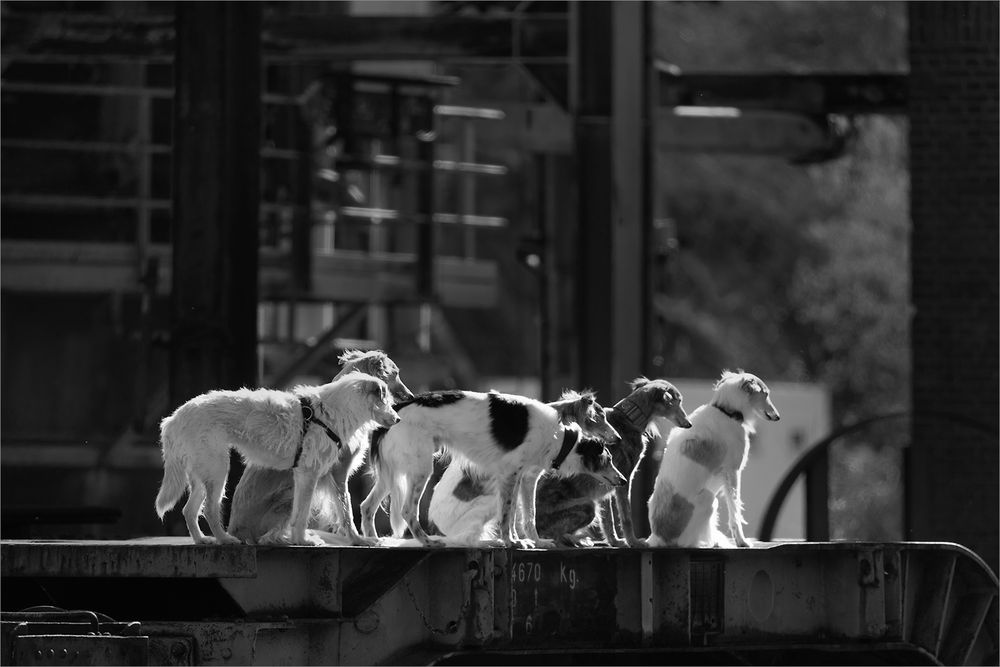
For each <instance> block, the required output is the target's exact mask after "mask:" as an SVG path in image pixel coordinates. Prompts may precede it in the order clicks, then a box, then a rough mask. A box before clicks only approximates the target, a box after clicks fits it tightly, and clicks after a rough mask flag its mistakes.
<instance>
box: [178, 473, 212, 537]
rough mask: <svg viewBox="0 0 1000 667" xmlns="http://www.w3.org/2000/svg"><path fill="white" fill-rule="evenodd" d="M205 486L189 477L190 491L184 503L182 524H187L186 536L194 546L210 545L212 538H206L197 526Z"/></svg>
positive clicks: (203, 502) (203, 499)
mask: <svg viewBox="0 0 1000 667" xmlns="http://www.w3.org/2000/svg"><path fill="white" fill-rule="evenodd" d="M205 496H206V493H205V485H204V484H202V482H201V480H200V479H196V478H194V477H191V490H190V492H189V493H188V499H187V502H186V503H184V523H186V524H187V529H188V534H190V535H191V539H192V540H194V543H195V544H211V543H212V538H210V537H206V536H205V533H203V532H201V526H199V525H198V517H199V516H201V507H202V505H204V504H205Z"/></svg>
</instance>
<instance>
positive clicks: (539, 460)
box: [361, 391, 625, 548]
mask: <svg viewBox="0 0 1000 667" xmlns="http://www.w3.org/2000/svg"><path fill="white" fill-rule="evenodd" d="M399 415H400V420H401V421H400V423H399V424H397V425H396V426H394V427H392V428H390V429H389V430H388V432H387V433H386V434H385V436H384V441H382V442H381V443H380V444H379V446H378V447H376V446H375V445H374V444H373V446H372V462H373V464H374V466H375V468H376V470H377V480H376V483H375V487H374V488H373V489H372V492H371V493H370V494H369V495H368V498H366V499H365V501H364V502H363V503H362V505H361V513H362V528H363V530H364V532H365V535H374V533H375V524H374V517H375V511H376V510H377V508H378V507H379V505H380V504H381V503H382V501H383V500H384V499H385V497H386V496H387V495H388V494H389V493H390V491H391V493H392V501H391V505H390V508H391V512H390V516H391V517H392V524H393V529H394V532H395V533H397V534H400V533H401V532H402V529H403V524H404V522H405V525H406V526H408V527H409V529H410V532H411V533H412V534H413V537H414V538H416V539H417V540H419V541H420V542H421V543H423V544H425V545H433V544H440V543H441V542H440V541H439V540H432V539H431V538H430V537H428V535H427V533H426V532H425V531H424V529H423V527H422V526H421V525H420V521H419V517H418V516H417V508H418V503H419V501H420V496H421V495H422V494H423V491H424V487H425V486H426V485H427V480H428V479H429V477H430V475H431V472H432V471H433V457H434V453H435V451H436V450H437V449H438V448H439V447H445V448H446V449H447V450H449V452H451V453H454V454H457V455H459V456H461V457H462V458H464V459H467V460H469V461H470V462H472V464H473V465H475V466H476V467H477V468H479V469H481V470H483V471H484V472H486V474H488V475H489V476H490V477H491V478H493V479H495V483H496V485H497V488H498V489H499V492H498V493H497V500H496V504H495V505H494V508H495V512H494V513H495V514H496V515H497V516H499V517H500V536H499V541H500V543H502V544H503V545H504V546H510V545H511V544H518V545H519V546H523V547H528V548H530V547H532V546H534V544H535V543H536V542H539V541H540V540H539V538H538V534H537V532H536V531H535V526H534V505H535V484H536V483H537V480H538V476H539V475H540V474H541V471H542V470H543V469H544V468H545V467H547V466H551V467H552V468H554V469H556V470H558V471H559V474H564V475H570V474H575V473H589V474H594V475H598V476H601V477H604V478H605V479H606V480H607V481H608V482H609V483H612V484H616V483H617V484H621V483H624V482H625V478H624V477H623V476H622V474H621V473H620V472H618V470H616V469H615V468H614V465H613V464H612V462H611V457H610V455H608V454H607V450H606V449H605V448H604V447H603V446H602V447H601V448H600V451H598V450H596V449H595V448H588V447H583V448H581V447H580V446H579V439H580V434H581V427H582V430H583V431H584V432H586V433H589V434H592V435H596V436H599V437H602V438H607V439H611V440H618V439H620V436H619V435H618V433H617V432H616V431H615V430H614V428H612V427H611V425H610V424H608V422H607V419H606V418H605V416H604V410H603V409H602V408H601V407H600V405H598V404H597V402H596V401H595V400H594V396H593V394H592V393H584V394H579V393H576V392H567V393H566V394H564V396H563V398H562V399H560V400H559V401H556V402H554V403H551V404H545V403H541V402H539V401H536V400H533V399H529V398H525V397H522V396H512V395H509V394H500V393H498V392H492V391H491V392H489V393H487V394H484V393H479V392H471V391H449V392H435V393H430V394H424V395H422V396H418V397H417V398H416V399H415V400H414V401H413V402H412V403H410V404H409V405H405V406H400V408H399ZM376 439H378V437H377V436H376ZM592 450H593V451H592ZM518 497H520V498H521V500H522V502H523V505H524V511H525V515H524V532H523V533H522V536H520V537H519V536H518V535H516V534H515V533H514V530H515V527H514V523H515V521H514V514H515V508H516V504H517V500H518Z"/></svg>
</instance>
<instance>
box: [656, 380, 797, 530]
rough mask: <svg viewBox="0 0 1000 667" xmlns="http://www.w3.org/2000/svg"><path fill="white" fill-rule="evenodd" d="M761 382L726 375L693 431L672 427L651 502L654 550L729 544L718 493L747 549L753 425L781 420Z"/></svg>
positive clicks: (700, 410) (698, 414)
mask: <svg viewBox="0 0 1000 667" xmlns="http://www.w3.org/2000/svg"><path fill="white" fill-rule="evenodd" d="M769 394H770V392H769V390H768V388H767V385H765V384H764V383H763V382H762V381H761V380H760V378H758V377H757V376H756V375H753V374H752V373H744V372H742V371H739V372H736V373H730V372H729V371H726V372H724V373H723V374H722V379H720V380H719V381H718V382H717V383H716V385H715V393H714V395H713V396H712V400H711V402H710V403H708V404H706V405H702V406H701V407H699V408H697V409H696V410H695V411H694V412H692V413H691V424H692V426H691V428H690V429H687V430H684V431H681V430H679V429H674V430H673V431H671V433H670V435H669V437H668V438H667V443H666V446H665V447H664V449H663V460H662V461H661V462H660V471H659V473H658V474H657V477H656V483H655V484H654V486H653V495H652V496H651V497H650V499H649V525H650V526H651V528H652V534H651V535H650V536H649V540H648V543H649V545H650V546H654V547H660V546H681V547H693V546H731V542H730V541H729V540H728V539H727V538H726V537H725V535H723V534H722V533H721V532H720V531H719V529H718V520H719V517H718V510H719V500H718V495H719V494H720V493H721V494H722V495H723V496H724V498H725V500H726V507H727V509H728V510H729V531H730V534H731V535H732V539H733V540H734V541H735V542H736V544H737V546H741V547H746V546H749V544H748V543H747V539H746V536H745V535H744V534H743V524H744V523H745V521H744V520H743V500H742V498H741V496H740V477H741V475H742V471H743V468H744V467H745V466H746V464H747V454H748V453H749V450H750V434H751V433H753V425H752V421H753V418H754V416H755V415H760V416H762V417H764V418H766V419H768V420H770V421H777V420H778V419H780V418H781V416H780V415H779V414H778V410H777V409H776V408H775V407H774V404H773V403H771V399H770V396H769Z"/></svg>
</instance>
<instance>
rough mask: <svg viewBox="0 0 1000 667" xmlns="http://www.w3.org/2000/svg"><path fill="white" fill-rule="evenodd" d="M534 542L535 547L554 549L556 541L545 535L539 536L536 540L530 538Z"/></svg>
mask: <svg viewBox="0 0 1000 667" xmlns="http://www.w3.org/2000/svg"><path fill="white" fill-rule="evenodd" d="M532 541H533V542H534V543H535V548H536V549H555V548H556V541H555V540H550V539H548V538H547V537H539V538H538V539H537V540H532Z"/></svg>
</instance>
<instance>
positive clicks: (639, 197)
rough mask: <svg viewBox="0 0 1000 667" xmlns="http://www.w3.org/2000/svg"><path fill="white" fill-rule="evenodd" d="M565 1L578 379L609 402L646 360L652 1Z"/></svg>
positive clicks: (638, 371) (636, 373) (639, 371)
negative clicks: (569, 29)
mask: <svg viewBox="0 0 1000 667" xmlns="http://www.w3.org/2000/svg"><path fill="white" fill-rule="evenodd" d="M572 7H573V9H572V11H573V13H574V14H573V21H574V25H575V32H574V35H575V40H576V42H575V48H576V57H575V58H574V62H575V63H577V64H576V70H575V71H574V74H573V76H572V77H571V81H572V84H573V94H572V95H571V100H572V108H573V115H574V120H575V123H574V126H575V129H576V153H577V160H578V162H577V165H578V166H577V177H578V202H579V204H578V216H579V220H580V230H579V233H578V235H577V237H578V244H579V252H578V264H577V271H576V275H577V290H576V295H575V299H576V322H577V332H578V334H579V336H580V340H579V348H578V350H579V373H580V375H579V378H578V383H579V384H582V385H587V386H591V387H593V388H594V389H596V390H597V391H598V393H599V396H600V398H601V399H602V400H604V401H605V402H606V403H612V402H613V401H614V400H615V399H616V398H617V397H618V396H619V395H620V394H621V393H622V390H623V389H624V387H625V383H626V382H627V381H628V380H629V379H630V378H633V377H635V376H636V375H638V374H640V373H642V372H643V371H644V368H645V366H646V347H647V335H646V324H647V318H646V314H647V312H648V310H649V308H647V307H646V305H647V302H648V289H647V286H646V264H647V262H646V250H645V248H646V245H647V244H646V243H645V237H646V230H647V227H648V226H649V224H650V222H651V210H652V208H651V202H652V200H651V197H650V195H651V188H650V183H651V177H650V166H651V164H650V157H651V156H650V152H649V147H650V146H651V145H652V144H653V142H652V141H651V138H650V134H651V131H652V125H651V123H650V119H649V116H650V114H649V104H648V102H649V98H648V90H649V77H648V74H647V73H648V72H649V67H648V53H649V45H650V40H649V29H650V28H649V20H648V18H649V16H648V14H649V11H650V6H649V5H648V4H647V3H641V2H615V3H610V2H576V3H574V4H573V5H572Z"/></svg>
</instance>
